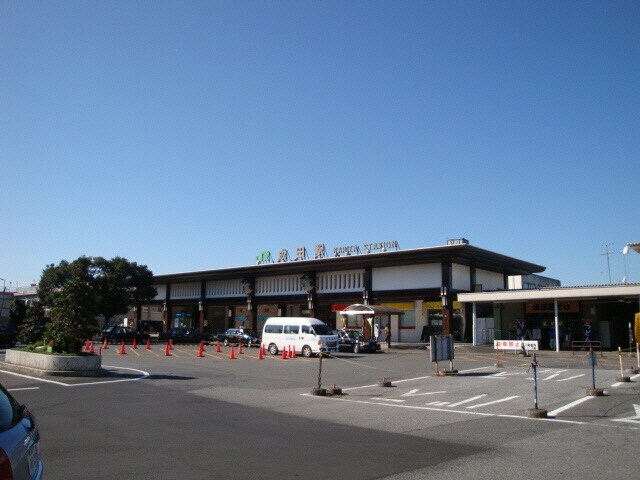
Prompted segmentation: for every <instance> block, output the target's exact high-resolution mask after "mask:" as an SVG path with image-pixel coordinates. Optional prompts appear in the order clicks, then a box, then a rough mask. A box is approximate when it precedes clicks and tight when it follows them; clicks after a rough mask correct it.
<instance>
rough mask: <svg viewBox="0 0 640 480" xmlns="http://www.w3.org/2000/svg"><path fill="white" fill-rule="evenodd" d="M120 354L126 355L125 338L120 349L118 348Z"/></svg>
mask: <svg viewBox="0 0 640 480" xmlns="http://www.w3.org/2000/svg"><path fill="white" fill-rule="evenodd" d="M118 354H119V355H126V354H127V352H125V350H124V340H123V341H122V345H121V346H120V350H118Z"/></svg>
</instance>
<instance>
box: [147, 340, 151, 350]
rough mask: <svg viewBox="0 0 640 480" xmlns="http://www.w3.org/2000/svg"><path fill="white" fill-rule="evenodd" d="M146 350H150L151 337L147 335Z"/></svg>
mask: <svg viewBox="0 0 640 480" xmlns="http://www.w3.org/2000/svg"><path fill="white" fill-rule="evenodd" d="M147 350H151V337H147Z"/></svg>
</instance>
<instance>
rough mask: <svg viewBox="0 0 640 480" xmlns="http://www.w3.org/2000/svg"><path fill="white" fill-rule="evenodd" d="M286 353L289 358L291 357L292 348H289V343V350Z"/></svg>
mask: <svg viewBox="0 0 640 480" xmlns="http://www.w3.org/2000/svg"><path fill="white" fill-rule="evenodd" d="M287 355H289V358H293V349H292V348H291V345H289V351H288V352H287Z"/></svg>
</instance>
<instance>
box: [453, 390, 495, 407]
mask: <svg viewBox="0 0 640 480" xmlns="http://www.w3.org/2000/svg"><path fill="white" fill-rule="evenodd" d="M486 396H487V394H486V393H483V394H482V395H476V396H475V397H471V398H467V399H466V400H462V401H461V402H457V403H452V404H451V405H449V407H457V406H458V405H464V404H465V403H471V402H474V401H476V400H478V399H479V398H482V397H486Z"/></svg>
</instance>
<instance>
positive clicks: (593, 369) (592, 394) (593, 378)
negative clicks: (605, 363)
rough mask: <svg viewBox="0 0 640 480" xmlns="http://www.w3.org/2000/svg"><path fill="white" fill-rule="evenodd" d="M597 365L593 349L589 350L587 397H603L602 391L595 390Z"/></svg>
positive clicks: (599, 389)
mask: <svg viewBox="0 0 640 480" xmlns="http://www.w3.org/2000/svg"><path fill="white" fill-rule="evenodd" d="M597 364H598V357H597V356H596V353H595V352H594V351H593V348H589V365H591V385H592V387H591V388H587V395H588V396H590V397H601V396H602V395H604V390H602V389H601V388H596V365H597Z"/></svg>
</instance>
